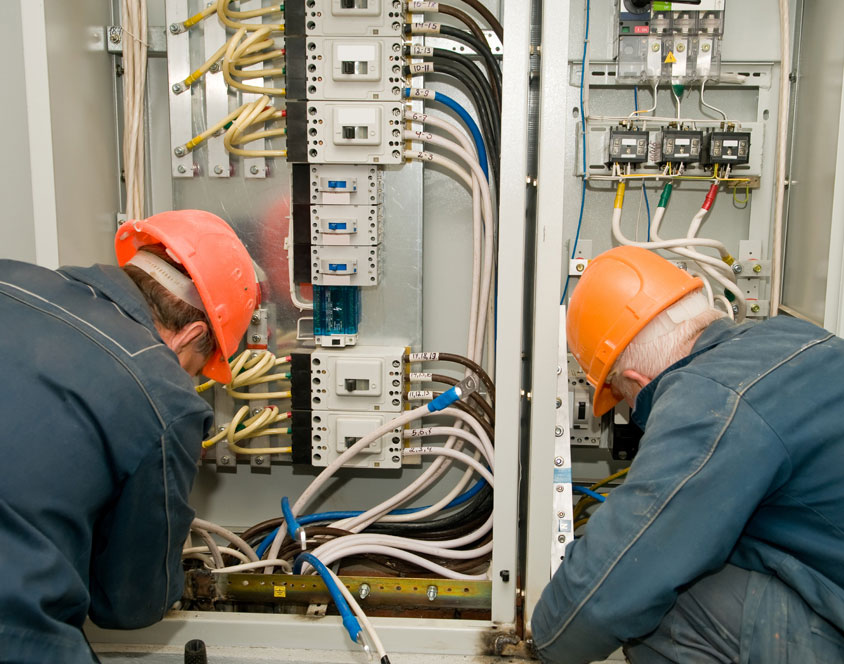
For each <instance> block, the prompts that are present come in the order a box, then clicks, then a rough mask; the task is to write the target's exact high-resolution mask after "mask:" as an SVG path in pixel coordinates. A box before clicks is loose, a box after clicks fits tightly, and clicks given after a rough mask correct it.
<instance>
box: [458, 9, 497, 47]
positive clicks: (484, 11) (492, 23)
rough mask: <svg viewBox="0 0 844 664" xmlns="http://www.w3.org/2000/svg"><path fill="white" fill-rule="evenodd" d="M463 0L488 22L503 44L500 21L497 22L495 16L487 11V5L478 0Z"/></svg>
mask: <svg viewBox="0 0 844 664" xmlns="http://www.w3.org/2000/svg"><path fill="white" fill-rule="evenodd" d="M463 2H464V3H465V4H467V5H469V6H470V7H471V8H472V9H474V10H475V11H476V12H478V14H480V15H481V16H483V18H484V20H485V21H486V22H487V23H488V24H489V27H490V29H491V30H492V31H493V32H494V33H495V36H496V37H498V40H499V41H500V42H501V43H502V44H503V43H504V29H503V28H502V27H501V23H499V22H498V19H497V18H495V16H494V15H493V13H492V12H491V11H489V9H487V7H486V6H485V5H483V4H482V3H481V2H480V0H463Z"/></svg>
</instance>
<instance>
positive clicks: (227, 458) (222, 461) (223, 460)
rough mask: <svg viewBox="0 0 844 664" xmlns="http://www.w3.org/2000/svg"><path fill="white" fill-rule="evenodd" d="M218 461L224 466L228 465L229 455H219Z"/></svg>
mask: <svg viewBox="0 0 844 664" xmlns="http://www.w3.org/2000/svg"><path fill="white" fill-rule="evenodd" d="M220 463H221V464H222V465H224V466H228V465H229V457H227V456H222V457H220Z"/></svg>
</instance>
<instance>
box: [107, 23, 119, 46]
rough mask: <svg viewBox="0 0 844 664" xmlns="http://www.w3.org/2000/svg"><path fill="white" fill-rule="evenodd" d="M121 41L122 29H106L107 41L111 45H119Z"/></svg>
mask: <svg viewBox="0 0 844 664" xmlns="http://www.w3.org/2000/svg"><path fill="white" fill-rule="evenodd" d="M121 39H123V29H122V28H118V27H111V28H109V29H108V40H109V41H110V42H111V43H112V44H119V43H120V40H121Z"/></svg>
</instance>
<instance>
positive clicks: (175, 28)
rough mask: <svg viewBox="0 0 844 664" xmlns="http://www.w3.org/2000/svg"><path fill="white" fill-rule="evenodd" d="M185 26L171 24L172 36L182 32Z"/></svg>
mask: <svg viewBox="0 0 844 664" xmlns="http://www.w3.org/2000/svg"><path fill="white" fill-rule="evenodd" d="M183 28H184V26H183V25H182V24H181V23H171V24H170V28H169V30H170V34H173V35H178V34H180V33H181V32H182V29H183Z"/></svg>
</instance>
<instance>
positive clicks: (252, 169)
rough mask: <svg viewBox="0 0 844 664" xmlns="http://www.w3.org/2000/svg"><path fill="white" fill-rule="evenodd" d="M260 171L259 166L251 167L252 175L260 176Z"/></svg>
mask: <svg viewBox="0 0 844 664" xmlns="http://www.w3.org/2000/svg"><path fill="white" fill-rule="evenodd" d="M259 170H260V169H259V168H258V166H257V165H256V164H252V165H251V166H250V167H249V172H250V173H252V175H258V171H259Z"/></svg>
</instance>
